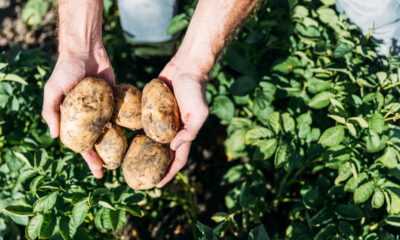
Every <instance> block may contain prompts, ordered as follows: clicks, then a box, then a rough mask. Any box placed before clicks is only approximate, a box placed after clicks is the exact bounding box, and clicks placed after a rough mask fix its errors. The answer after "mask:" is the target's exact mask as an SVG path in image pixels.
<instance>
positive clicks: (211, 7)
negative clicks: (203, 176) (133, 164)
mask: <svg viewBox="0 0 400 240" xmlns="http://www.w3.org/2000/svg"><path fill="white" fill-rule="evenodd" d="M257 3H258V0H230V1H226V0H200V1H199V3H198V4H197V6H196V10H195V12H194V15H193V17H192V20H191V21H190V24H189V27H188V30H187V32H186V35H185V37H184V39H183V42H182V44H181V45H180V47H179V49H178V51H177V53H176V54H175V56H174V57H173V58H172V59H171V61H170V62H169V63H168V64H167V65H166V66H165V68H164V69H163V70H162V71H161V73H160V76H159V78H160V79H162V80H164V81H165V82H167V83H168V84H169V86H170V87H171V88H172V90H173V92H174V94H175V97H176V100H177V103H178V106H179V110H180V115H181V121H182V124H183V128H182V130H180V131H179V132H178V134H177V135H176V137H175V138H174V139H173V140H172V142H171V144H170V147H171V149H172V150H174V151H175V159H174V160H173V162H172V163H171V166H170V168H169V170H168V172H167V173H166V175H165V177H164V178H163V179H162V180H161V182H160V183H159V184H158V185H157V187H159V188H160V187H163V186H164V185H165V184H167V183H168V182H169V181H171V179H173V177H174V176H175V175H176V174H177V173H178V172H179V170H180V169H182V167H183V166H184V165H185V164H186V162H187V159H188V156H189V151H190V146H191V143H192V141H193V140H194V139H195V138H196V136H197V133H198V132H199V130H200V129H201V127H202V125H203V124H204V122H205V120H206V119H207V116H208V112H209V111H208V107H207V101H206V98H205V87H206V84H207V79H208V72H209V71H210V70H211V68H212V66H213V65H214V63H215V61H216V59H217V56H218V54H219V53H220V51H221V50H222V49H223V47H224V46H225V44H226V42H227V39H228V38H229V36H230V35H231V34H232V33H233V32H234V31H235V29H236V28H237V27H238V26H239V25H240V24H241V23H242V22H243V20H244V19H245V18H246V17H247V16H248V15H249V14H250V12H251V11H252V10H253V9H254V7H255V6H256V4H257Z"/></svg>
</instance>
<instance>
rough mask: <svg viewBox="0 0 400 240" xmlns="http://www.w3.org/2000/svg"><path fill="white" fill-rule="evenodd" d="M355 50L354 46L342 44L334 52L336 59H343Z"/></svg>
mask: <svg viewBox="0 0 400 240" xmlns="http://www.w3.org/2000/svg"><path fill="white" fill-rule="evenodd" d="M352 50H353V46H351V45H349V44H346V43H343V42H340V43H339V45H338V46H337V47H336V48H335V50H334V51H333V56H334V57H335V58H340V57H343V56H344V55H346V54H348V53H351V52H352Z"/></svg>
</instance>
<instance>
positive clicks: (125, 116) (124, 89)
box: [112, 84, 142, 130]
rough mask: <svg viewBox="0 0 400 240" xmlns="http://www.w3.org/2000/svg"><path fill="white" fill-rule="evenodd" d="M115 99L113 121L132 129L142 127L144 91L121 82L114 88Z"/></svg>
mask: <svg viewBox="0 0 400 240" xmlns="http://www.w3.org/2000/svg"><path fill="white" fill-rule="evenodd" d="M114 99H115V105H114V114H113V117H112V121H113V122H114V123H115V124H117V125H119V126H121V127H125V128H129V129H131V130H138V129H142V119H141V118H142V114H141V112H142V111H141V101H142V93H141V92H140V91H139V90H138V89H136V88H135V87H134V86H132V85H129V84H120V85H117V86H116V87H115V88H114Z"/></svg>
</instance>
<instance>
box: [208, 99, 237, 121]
mask: <svg viewBox="0 0 400 240" xmlns="http://www.w3.org/2000/svg"><path fill="white" fill-rule="evenodd" d="M211 112H212V113H213V114H215V115H216V116H217V117H219V118H220V119H222V120H225V121H230V120H231V119H232V118H233V116H234V113H235V105H234V104H233V102H232V101H231V100H230V99H229V98H228V97H227V96H218V97H216V98H215V99H214V102H213V105H212V107H211Z"/></svg>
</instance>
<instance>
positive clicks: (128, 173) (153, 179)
mask: <svg viewBox="0 0 400 240" xmlns="http://www.w3.org/2000/svg"><path fill="white" fill-rule="evenodd" d="M172 158H173V152H172V150H171V149H170V148H169V147H168V145H165V144H161V143H158V142H155V141H153V140H151V139H150V138H149V137H147V136H145V135H138V136H136V137H135V138H134V139H133V140H132V143H131V145H130V147H129V149H128V152H127V153H126V155H125V158H124V163H123V165H124V166H123V172H124V178H125V181H126V183H127V184H128V185H129V186H130V187H131V188H132V189H135V190H145V189H150V188H153V187H155V186H156V185H157V184H158V183H159V182H160V181H161V179H162V178H163V177H164V175H165V173H166V171H167V169H168V167H169V164H170V163H171V161H172Z"/></svg>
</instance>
